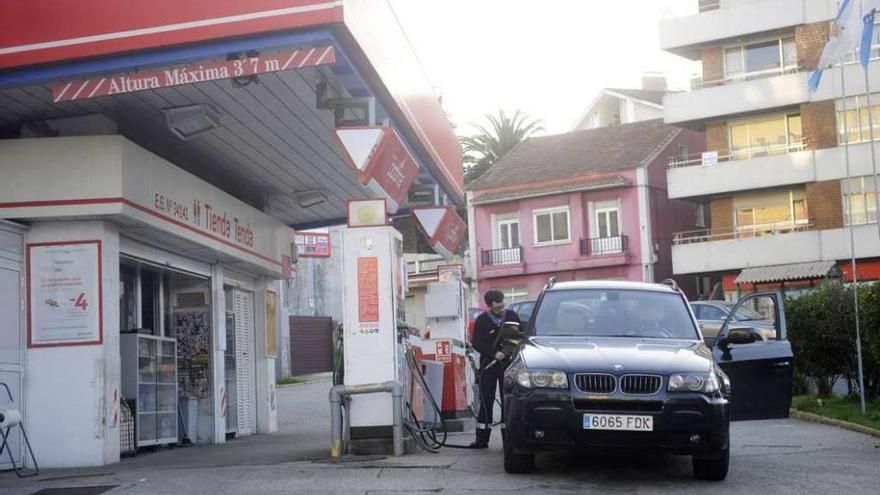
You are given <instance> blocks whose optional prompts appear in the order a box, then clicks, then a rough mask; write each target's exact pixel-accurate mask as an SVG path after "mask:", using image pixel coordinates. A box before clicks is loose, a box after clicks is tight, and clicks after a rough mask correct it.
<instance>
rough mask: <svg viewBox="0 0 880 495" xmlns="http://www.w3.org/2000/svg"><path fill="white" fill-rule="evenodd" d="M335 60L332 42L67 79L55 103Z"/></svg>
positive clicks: (56, 92) (55, 93)
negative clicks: (202, 61)
mask: <svg viewBox="0 0 880 495" xmlns="http://www.w3.org/2000/svg"><path fill="white" fill-rule="evenodd" d="M335 62H336V52H335V51H334V50H333V46H332V45H324V46H316V47H300V48H295V49H292V50H285V51H280V52H274V53H268V54H265V55H258V56H254V57H243V58H238V59H234V60H218V61H212V62H204V63H197V64H189V65H179V66H175V67H169V68H167V69H161V70H153V71H144V72H136V73H132V74H122V75H117V76H108V77H96V78H93V79H85V80H80V81H70V82H63V83H59V84H56V85H54V86H53V87H52V100H53V101H54V102H55V103H58V102H62V101H76V100H86V99H89V98H97V97H100V96H111V95H117V94H122V93H133V92H135V91H143V90H146V89H159V88H167V87H170V86H181V85H184V84H195V83H200V82H207V81H217V80H221V79H233V78H238V77H248V76H255V75H259V74H267V73H270V72H282V71H287V70H294V69H302V68H303V67H314V66H317V65H324V64H333V63H335Z"/></svg>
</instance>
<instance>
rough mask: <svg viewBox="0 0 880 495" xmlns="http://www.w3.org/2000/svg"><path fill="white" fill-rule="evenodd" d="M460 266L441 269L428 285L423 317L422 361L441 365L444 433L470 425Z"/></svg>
mask: <svg viewBox="0 0 880 495" xmlns="http://www.w3.org/2000/svg"><path fill="white" fill-rule="evenodd" d="M462 279H463V271H462V267H461V265H447V266H441V267H439V268H438V270H437V281H436V282H430V283H429V284H428V291H427V294H426V295H425V316H426V317H427V320H428V326H429V327H430V335H429V336H428V337H427V338H426V339H425V340H424V343H423V348H422V351H423V353H424V356H425V359H429V360H433V361H436V362H437V363H440V364H442V365H443V393H442V396H441V397H442V398H441V399H440V404H439V405H440V411H441V415H442V417H443V419H444V420H446V428H447V429H448V431H464V430H465V429H466V427H467V423H469V422H472V421H471V414H470V412H469V410H468V404H470V403H471V402H472V401H473V393H472V391H470V390H469V387H468V383H472V382H473V372H472V369H471V367H470V366H468V362H467V357H466V351H467V349H466V346H467V344H466V342H465V334H466V326H467V306H466V299H465V288H464V282H463V280H462Z"/></svg>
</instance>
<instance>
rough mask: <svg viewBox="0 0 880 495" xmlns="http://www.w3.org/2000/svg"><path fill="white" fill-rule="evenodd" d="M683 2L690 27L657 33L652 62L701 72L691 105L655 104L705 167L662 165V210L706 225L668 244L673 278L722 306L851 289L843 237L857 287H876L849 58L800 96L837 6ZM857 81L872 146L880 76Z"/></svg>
mask: <svg viewBox="0 0 880 495" xmlns="http://www.w3.org/2000/svg"><path fill="white" fill-rule="evenodd" d="M694 1H695V2H697V1H698V7H699V12H698V13H696V14H692V15H688V16H683V17H678V18H674V19H668V20H664V21H662V22H661V24H660V43H661V47H662V49H664V50H666V51H669V52H671V53H674V54H677V55H680V56H683V57H687V58H689V59H691V60H695V61H700V62H701V63H702V74H701V75H700V76H698V77H696V78H694V80H693V82H692V88H691V90H690V91H686V92H679V93H672V94H669V95H667V96H666V98H665V99H664V105H663V109H664V118H665V120H666V122H667V123H669V124H674V125H678V126H681V127H685V128H689V129H694V130H701V131H705V133H706V145H707V146H706V149H707V153H706V154H700V155H698V156H694V155H691V156H677V157H671V158H670V164H669V169H668V171H667V178H668V183H669V196H670V197H671V198H681V199H689V200H692V201H696V202H698V203H700V204H701V205H702V206H701V209H702V211H703V213H702V216H703V224H704V226H703V228H702V229H700V230H697V231H690V232H680V233H677V234H676V235H675V238H674V245H673V248H672V257H673V270H674V273H675V274H676V275H687V274H692V275H694V276H697V277H698V280H699V283H700V284H701V285H702V289H703V292H704V294H706V295H708V293H709V292H711V289H712V288H716V292H715V297H717V296H718V295H719V293H718V292H717V287H719V285H718V283H719V282H720V283H721V284H720V287H722V288H723V290H724V293H725V295H726V296H727V297H728V298H735V297H736V296H737V293H738V292H740V291H751V290H754V289H756V288H761V287H764V286H768V285H769V286H773V287H776V288H778V287H782V288H783V289H787V290H802V289H807V288H809V286H810V285H812V284H814V283H816V282H817V281H820V280H821V279H822V278H824V277H826V276H829V275H830V276H833V275H838V274H841V273H842V274H843V275H844V276H845V277H847V278H851V270H850V263H849V259H850V247H851V243H850V231H849V228H848V227H849V226H850V224H852V225H853V226H854V236H855V243H854V244H855V254H856V257H857V258H858V263H857V265H858V273H859V279H876V278H880V261H878V259H880V232H878V225H877V209H876V207H875V199H874V198H875V188H874V181H873V176H872V170H873V169H872V160H871V152H872V146H871V144H870V142H869V141H870V135H871V133H870V126H869V124H868V113H869V108H868V106H867V100H866V98H865V92H866V91H865V89H866V88H865V79H864V75H863V71H862V68H861V66H859V65H858V64H856V63H855V60H856V57H855V54H854V55H853V57H852V61H851V63H846V64H844V66H843V68H842V69H841V68H833V69H830V70H827V71H825V74H824V77H823V79H822V83H821V86H820V87H819V88H818V90H817V91H816V92H815V93H810V92H809V91H808V89H807V79H808V78H809V75H810V72H811V71H812V70H813V69H815V68H816V64H817V62H818V59H819V56H820V54H821V52H822V49H823V47H824V44H825V42H826V41H827V40H828V38H829V34H830V33H831V32H832V29H833V26H832V22H831V20H832V19H833V17H834V15H835V13H836V11H837V8H838V2H837V1H836V0H811V1H808V2H804V1H801V0H694ZM872 58H873V59H877V58H880V41H878V40H875V41H874V46H873V47H872ZM841 70H842V71H843V72H844V73H843V79H844V81H845V86H843V85H842V84H841ZM869 75H870V80H871V84H870V91H871V94H872V96H873V99H872V104H873V105H872V107H871V109H870V110H871V112H872V113H873V115H874V125H875V126H876V127H875V133H874V135H875V136H877V137H880V94H878V93H880V62H878V61H876V60H875V61H873V62H871V64H870V66H869ZM844 109H846V111H844ZM844 129H846V130H847V132H844ZM877 137H875V139H877ZM847 141H848V142H849V147H848V151H849V156H850V167H851V170H850V174H851V177H852V179H851V180H850V181H849V183H847V181H846V177H847V171H846V159H845V156H846V148H847V147H846V146H845V144H846V143H847ZM878 151H880V150H878ZM878 162H880V159H878Z"/></svg>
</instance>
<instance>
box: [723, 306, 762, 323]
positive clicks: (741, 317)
mask: <svg viewBox="0 0 880 495" xmlns="http://www.w3.org/2000/svg"><path fill="white" fill-rule="evenodd" d="M731 309H732V308H731ZM734 318H736V320H737V321H751V320H763V319H764V316H763V315H762V314H761V313H758V312H757V311H755V310H754V309H751V308H747V307H745V306H740V307H739V309H738V310H736V314H735V315H734Z"/></svg>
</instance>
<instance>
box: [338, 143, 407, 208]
mask: <svg viewBox="0 0 880 495" xmlns="http://www.w3.org/2000/svg"><path fill="white" fill-rule="evenodd" d="M336 140H337V141H338V142H339V147H340V148H341V149H342V150H343V151H344V152H345V154H346V156H347V158H348V164H349V166H350V167H351V168H352V169H353V170H354V171H355V172H357V174H358V181H359V182H360V183H361V184H363V185H364V186H367V188H369V189H370V190H371V191H373V192H374V193H375V194H376V195H378V196H381V197H384V198H386V199H387V200H388V211H389V212H390V213H397V209H398V208H399V207H400V205H402V204H403V202H404V201H406V196H407V193H408V192H409V188H410V186H411V185H412V183H413V181H414V180H415V178H416V175H417V174H418V173H419V166H418V164H417V163H416V160H415V158H413V156H412V155H411V154H410V152H409V151H408V150H407V149H406V146H405V145H404V144H403V140H401V139H400V136H398V135H397V132H395V131H394V129H392V128H391V127H389V126H379V127H341V128H337V129H336Z"/></svg>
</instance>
